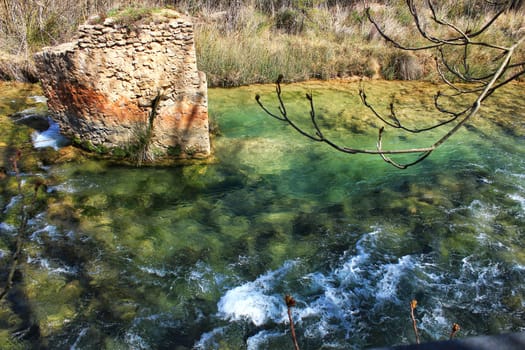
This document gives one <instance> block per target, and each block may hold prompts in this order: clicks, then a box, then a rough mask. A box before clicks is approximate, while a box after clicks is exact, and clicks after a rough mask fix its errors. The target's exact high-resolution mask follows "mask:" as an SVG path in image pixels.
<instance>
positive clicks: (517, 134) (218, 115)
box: [2, 82, 525, 350]
mask: <svg viewBox="0 0 525 350" xmlns="http://www.w3.org/2000/svg"><path fill="white" fill-rule="evenodd" d="M377 84H378V85H377V86H378V87H377V89H378V90H377V91H376V90H374V87H370V89H371V92H370V96H371V97H373V98H375V102H376V103H379V104H380V103H382V102H385V101H386V102H388V101H389V99H390V97H389V96H387V97H385V98H384V99H382V97H381V96H382V94H381V91H382V90H381V89H383V88H389V89H394V90H397V91H401V96H400V97H398V98H399V99H401V100H403V99H406V100H407V101H409V102H410V103H412V102H413V100H419V99H420V100H423V97H421V98H420V97H419V96H420V95H421V93H422V92H426V91H428V90H431V89H432V88H433V87H432V86H431V85H428V84H414V83H403V84H401V83H386V82H378V83H377ZM272 89H273V87H271V86H252V87H245V88H237V89H229V90H225V89H211V90H210V91H209V104H210V114H211V117H212V118H213V120H214V125H215V129H216V131H217V136H216V137H215V138H214V140H213V142H214V145H213V146H214V153H215V158H216V159H215V161H214V162H212V163H211V164H206V165H203V164H200V165H192V166H184V167H174V168H130V167H118V166H109V165H107V164H105V163H103V162H84V163H82V164H71V163H68V164H63V165H54V166H51V167H50V168H46V169H45V170H42V172H41V176H44V177H46V178H49V179H50V181H51V183H52V185H51V186H50V187H49V189H48V195H49V197H50V204H49V207H48V208H47V210H46V211H44V212H42V213H41V214H40V215H38V216H37V217H35V218H34V220H32V222H31V225H32V234H31V240H30V243H28V246H27V259H26V261H24V268H23V270H24V272H23V274H22V276H23V277H22V287H20V288H21V290H22V291H23V293H24V294H25V296H26V297H25V299H24V300H26V301H25V302H26V303H27V304H28V305H29V306H30V307H29V308H28V309H29V311H27V312H28V313H29V314H30V318H31V319H32V320H33V322H34V323H35V324H37V325H38V327H39V329H40V336H38V337H36V336H33V337H29V339H26V340H25V341H27V342H29V343H31V344H33V345H34V344H40V345H46V346H49V347H51V348H57V349H59V348H74V349H100V348H107V349H192V348H195V349H291V348H292V342H291V337H290V334H289V328H288V319H287V314H286V307H285V304H284V300H283V298H284V295H285V294H291V295H293V296H294V298H295V299H296V300H297V307H295V308H294V309H293V316H294V320H295V322H296V330H297V335H298V338H299V344H300V347H301V349H303V350H304V349H321V348H322V349H352V348H355V349H361V348H367V347H374V346H387V345H396V344H406V343H412V342H414V335H413V331H412V324H411V321H410V307H409V305H410V301H411V300H412V299H414V298H416V299H417V300H418V305H419V306H418V308H417V309H416V316H417V319H418V325H419V327H420V331H421V338H422V340H423V341H426V340H436V339H445V338H447V337H448V334H449V332H450V328H451V326H452V323H454V322H457V323H459V324H460V325H461V327H462V330H461V332H460V333H459V336H468V335H477V334H498V333H503V332H509V331H520V330H525V321H524V317H523V316H524V315H523V312H524V306H525V305H524V303H525V299H524V297H525V287H524V285H523V283H522V281H523V280H524V277H525V251H524V245H525V231H524V230H525V171H524V170H525V161H524V160H523V157H522V155H523V154H524V151H525V145H524V142H523V141H524V137H523V135H524V134H525V133H524V131H525V127H524V125H523V122H522V121H520V118H522V116H523V115H525V106H524V104H523V102H522V101H523V99H522V96H523V91H524V89H525V87H524V86H520V85H516V86H513V87H512V89H510V90H509V91H507V92H506V94H504V95H503V94H502V96H499V97H498V96H495V97H496V98H499V99H501V100H497V103H494V105H493V106H490V107H489V108H488V109H486V110H485V111H484V112H483V114H482V115H481V116H480V119H479V120H477V121H474V122H473V123H472V124H471V125H470V126H469V127H468V128H465V129H463V130H462V131H461V132H460V133H459V134H458V135H456V136H455V137H454V138H453V139H451V141H450V142H448V143H447V144H445V145H444V146H443V147H441V148H440V149H438V151H436V152H435V153H434V154H433V155H432V156H431V157H430V158H429V159H427V160H426V161H425V162H423V163H421V164H420V165H418V166H416V167H413V168H410V169H408V170H405V171H400V170H397V169H395V168H393V167H391V166H389V165H387V164H385V163H384V162H382V161H381V160H380V159H379V158H376V157H368V156H350V155H344V154H339V153H336V152H334V151H332V150H330V149H329V148H328V147H327V146H323V145H316V144H313V143H312V142H310V141H307V140H306V139H304V138H302V137H300V136H298V135H296V134H295V133H293V132H292V131H291V129H290V128H289V127H286V126H284V125H282V124H279V122H277V121H275V120H272V119H270V118H268V117H266V116H265V115H264V113H262V111H260V109H259V108H258V107H257V105H256V104H255V101H254V96H255V93H260V94H261V95H262V96H263V97H264V99H265V101H268V103H269V106H271V107H274V106H275V105H276V103H275V102H270V101H271V92H272ZM356 89H357V88H356V85H353V84H344V83H331V84H327V83H308V84H298V85H291V86H287V87H286V90H285V92H286V98H287V99H288V100H289V101H290V103H291V105H290V107H289V110H290V111H291V112H297V113H300V114H302V115H306V113H305V111H306V105H305V104H304V101H303V100H302V96H303V94H304V92H308V91H314V92H315V98H316V100H315V101H316V104H317V105H318V106H319V109H318V110H319V113H320V117H323V118H324V120H325V122H326V123H327V124H329V125H330V126H331V127H333V135H334V137H337V138H340V139H341V140H344V141H345V142H348V143H350V142H352V143H353V144H358V145H367V147H370V145H373V144H374V142H375V140H373V138H372V139H371V138H370V137H369V135H368V134H367V131H365V132H364V133H361V134H357V135H353V136H351V137H349V136H348V135H347V133H346V130H347V129H348V128H352V127H353V128H354V130H357V129H358V130H360V128H361V127H362V125H361V124H356V123H358V122H357V121H355V120H360V118H361V116H362V115H363V113H364V110H363V109H362V108H361V107H360V105H359V101H358V98H357V96H356ZM421 96H422V95H421ZM520 96H521V97H520ZM512 99H513V100H514V101H516V102H515V103H513V104H512V106H513V108H507V109H504V108H503V107H502V106H508V101H509V100H512ZM423 101H425V100H423ZM272 103H273V104H272ZM425 110H426V109H425V108H422V109H421V113H422V114H424V113H425ZM418 113H419V112H418ZM335 116H337V117H335ZM496 117H497V118H496ZM352 118H353V119H352ZM481 118H483V119H481ZM366 120H367V122H368V119H366ZM370 123H373V122H372V121H370ZM356 128H357V129H356ZM370 132H371V133H375V132H376V131H375V130H371V131H370ZM389 135H390V134H389ZM435 136H436V135H435V134H433V135H432V137H435ZM387 140H388V142H389V144H393V145H401V144H403V142H405V140H406V137H404V136H402V135H393V134H392V136H389V138H388V139H387ZM408 140H409V141H411V140H412V139H411V138H410V137H409V138H408ZM415 142H416V143H417V142H419V141H415ZM367 143H368V144H367ZM2 227H3V231H4V232H9V230H11V231H13V230H14V228H13V227H10V226H9V225H7V224H4V225H3V226H2ZM3 329H7V330H10V331H13V329H10V328H9V327H7V326H4V328H3ZM23 341H24V340H23Z"/></svg>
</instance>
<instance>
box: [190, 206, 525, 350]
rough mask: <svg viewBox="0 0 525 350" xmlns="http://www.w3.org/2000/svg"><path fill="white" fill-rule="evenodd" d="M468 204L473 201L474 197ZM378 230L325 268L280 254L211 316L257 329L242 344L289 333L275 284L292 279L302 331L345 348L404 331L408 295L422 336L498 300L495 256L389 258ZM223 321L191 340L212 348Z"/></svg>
mask: <svg viewBox="0 0 525 350" xmlns="http://www.w3.org/2000/svg"><path fill="white" fill-rule="evenodd" d="M473 207H475V208H476V209H481V208H480V207H479V206H478V204H477V203H474V205H473ZM483 209H485V208H483ZM383 234H386V233H383V232H381V230H376V231H374V232H371V233H368V234H365V235H363V236H362V237H361V239H360V240H359V241H358V242H357V243H356V245H355V248H353V249H350V250H348V251H347V252H345V254H344V255H343V256H342V257H341V259H340V261H339V263H338V264H335V265H334V266H333V267H332V268H331V269H330V270H328V271H324V272H320V271H316V272H311V273H303V274H302V275H300V276H297V271H298V270H301V271H302V270H303V267H304V266H302V265H303V264H304V263H303V262H301V261H299V260H294V261H287V262H285V263H284V264H283V265H282V266H281V267H280V268H278V269H276V270H273V271H269V272H267V273H265V274H263V275H261V276H259V277H258V278H257V279H256V280H254V281H250V282H246V283H243V284H241V285H238V286H235V287H233V288H231V289H230V290H228V291H226V292H225V293H224V295H223V296H222V298H221V299H220V301H219V303H218V310H219V312H218V316H219V317H220V318H221V319H223V320H225V321H228V322H232V321H233V322H237V323H239V322H240V323H243V322H249V323H251V324H252V325H254V326H255V327H256V328H258V331H256V332H252V335H251V336H249V337H247V344H249V347H248V348H249V349H258V348H266V347H267V345H268V344H270V343H272V342H273V340H271V339H274V338H279V337H286V338H289V334H288V326H287V324H288V318H287V315H286V308H285V305H284V302H283V296H284V294H285V293H286V291H285V290H283V287H282V286H286V285H295V283H298V284H299V285H301V290H298V291H295V290H294V291H293V292H294V293H296V294H294V297H295V298H296V300H297V306H296V307H294V308H293V315H294V322H295V323H296V326H297V328H298V329H300V330H301V336H302V337H303V339H305V338H306V339H310V340H309V341H310V342H315V341H318V342H320V344H323V346H324V345H325V344H331V345H330V346H331V347H332V348H334V349H348V348H352V347H354V348H362V347H366V346H369V344H370V342H373V339H372V338H371V337H372V330H373V331H374V332H382V331H384V332H388V331H389V330H391V329H394V328H397V329H399V328H400V327H401V329H403V330H404V332H406V333H402V334H393V335H392V339H393V341H394V342H395V341H397V342H399V341H400V340H403V339H404V340H405V341H406V339H409V338H411V337H412V334H411V329H410V325H409V323H407V318H408V312H409V307H408V305H409V304H410V300H412V299H413V298H416V297H417V298H418V299H419V298H422V300H421V301H420V305H421V306H419V307H418V314H419V317H420V327H421V330H423V331H424V333H425V334H426V336H427V337H428V339H429V340H430V339H439V337H441V335H442V334H444V333H446V332H447V331H448V328H449V326H450V325H451V324H452V323H453V322H456V321H457V319H456V317H457V316H458V315H462V314H463V313H473V314H477V315H484V314H490V313H491V312H493V308H494V307H495V306H496V307H502V306H501V302H499V301H498V300H501V299H503V289H504V288H503V287H504V286H503V283H504V281H505V278H506V277H505V276H506V272H505V271H506V269H505V268H504V267H503V266H502V265H501V264H499V263H493V262H490V261H486V260H484V259H483V258H482V257H480V256H477V255H475V254H472V255H470V256H467V257H464V258H462V259H460V261H459V264H458V265H457V266H455V267H450V268H448V269H444V268H443V267H440V266H438V264H436V263H435V262H434V258H433V257H432V256H431V255H426V254H417V255H404V256H401V257H398V258H393V257H390V256H387V255H385V254H384V253H381V249H380V248H379V247H378V245H379V244H381V241H382V235H383ZM299 267H301V268H299ZM523 272H525V271H516V273H523ZM451 310H452V311H451ZM454 310H455V311H454ZM276 324H277V326H276ZM405 326H406V327H405ZM228 327H229V326H228V324H226V325H222V326H221V327H218V328H216V329H215V330H213V331H211V332H208V333H206V334H203V336H202V337H201V340H200V342H199V343H198V344H201V345H202V346H201V347H197V348H199V349H201V348H202V349H204V348H207V349H215V348H216V347H215V346H214V345H213V344H219V343H220V339H221V338H222V337H225V335H224V333H225V331H224V329H225V328H228ZM369 337H370V338H369ZM269 338H271V339H269ZM204 344H205V345H206V346H204ZM348 344H352V345H351V346H350V345H348Z"/></svg>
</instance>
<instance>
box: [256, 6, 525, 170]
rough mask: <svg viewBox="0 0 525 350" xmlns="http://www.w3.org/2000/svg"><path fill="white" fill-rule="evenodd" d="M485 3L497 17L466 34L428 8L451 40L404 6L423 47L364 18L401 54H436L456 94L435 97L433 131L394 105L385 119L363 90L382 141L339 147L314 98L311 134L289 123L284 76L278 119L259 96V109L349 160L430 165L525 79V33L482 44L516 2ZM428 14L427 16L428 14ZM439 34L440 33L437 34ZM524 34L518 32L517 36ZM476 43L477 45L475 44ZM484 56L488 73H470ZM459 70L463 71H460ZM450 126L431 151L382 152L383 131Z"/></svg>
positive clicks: (413, 8) (438, 65)
mask: <svg viewBox="0 0 525 350" xmlns="http://www.w3.org/2000/svg"><path fill="white" fill-rule="evenodd" d="M487 3H488V4H490V5H491V6H494V7H495V13H494V14H493V15H492V16H491V17H490V18H489V19H488V21H487V22H486V23H485V24H483V25H482V26H481V28H480V29H478V30H476V31H471V30H470V29H462V28H460V27H459V26H458V25H456V24H453V23H450V22H449V21H447V20H446V19H443V18H440V17H439V16H438V10H437V8H436V5H435V4H434V3H433V1H432V0H427V1H426V5H427V7H428V11H429V12H430V15H429V19H430V20H431V23H433V25H434V27H435V28H440V27H441V28H442V29H443V28H444V29H447V30H442V32H445V33H449V32H452V33H453V34H452V35H448V36H447V35H445V36H443V37H440V36H439V35H434V34H431V33H430V32H429V30H428V29H427V25H426V24H424V23H423V21H422V18H421V17H420V13H419V11H418V9H417V6H416V2H415V0H406V4H407V7H408V10H409V12H410V15H411V16H412V19H413V22H414V24H415V26H416V28H417V29H418V32H419V34H420V35H421V37H422V38H423V39H424V41H426V42H427V44H423V45H422V46H410V45H405V44H403V43H401V42H400V41H398V40H396V39H394V38H392V37H391V36H390V35H388V33H386V32H385V31H384V30H383V29H382V28H381V26H380V25H379V23H378V22H377V21H376V20H375V19H374V18H373V16H372V14H371V12H370V9H369V8H366V10H365V11H366V16H367V17H368V19H369V21H370V22H371V23H372V24H373V26H374V27H375V28H376V29H377V31H378V32H379V34H380V35H381V37H382V38H383V39H384V40H386V41H387V43H389V44H391V45H392V46H394V47H395V48H397V49H401V50H405V51H420V50H433V51H435V61H436V70H437V72H438V75H439V76H440V77H441V79H442V81H443V82H444V83H445V84H446V85H447V86H448V87H450V88H451V89H452V90H453V93H452V94H446V93H442V92H438V93H437V94H436V95H435V96H434V107H435V109H436V111H437V112H438V113H439V114H440V115H442V116H443V117H444V118H440V120H439V121H438V122H436V123H434V124H432V125H427V126H421V127H408V126H405V125H404V124H403V123H402V122H401V120H402V119H403V118H401V117H400V116H398V115H397V112H396V108H395V105H394V103H391V104H390V106H389V114H388V115H386V116H384V115H382V114H381V113H379V111H378V110H377V109H376V108H375V107H374V106H373V105H372V104H371V103H370V102H369V101H368V99H367V96H366V93H365V90H364V88H363V86H361V87H360V89H359V96H360V98H361V101H362V103H363V104H364V106H366V107H367V108H368V109H369V110H370V111H371V113H372V114H373V115H374V116H375V117H376V118H377V119H378V120H380V121H381V122H382V123H383V124H384V126H382V127H380V129H379V132H378V138H377V143H376V146H377V148H376V149H375V150H374V149H363V148H356V147H350V146H346V145H340V144H339V143H337V142H335V141H333V140H331V139H330V138H329V137H327V136H325V134H324V132H323V130H321V127H320V125H319V123H318V122H317V118H316V112H315V108H314V100H313V95H312V94H306V99H307V100H308V102H309V105H310V111H309V115H310V123H311V126H312V127H313V132H311V131H310V132H309V131H306V130H305V129H303V128H301V127H300V126H299V125H298V124H297V123H296V122H295V121H294V119H292V118H290V117H289V115H288V112H287V109H286V105H285V103H284V100H283V97H282V89H281V83H282V81H283V76H282V75H280V76H279V78H278V79H277V81H276V96H277V100H278V102H279V105H278V111H279V113H278V114H277V113H274V112H271V111H270V110H269V109H268V108H267V107H266V106H265V105H264V104H263V103H262V101H261V97H260V96H259V95H257V96H256V100H257V103H258V104H259V106H260V107H261V108H262V109H263V111H264V112H266V113H267V114H268V115H270V116H271V117H273V118H275V119H277V120H280V121H283V122H286V123H288V124H289V125H290V126H292V128H293V129H295V130H296V131H297V132H298V133H300V134H301V135H303V136H305V137H307V138H308V139H310V140H312V141H316V142H322V143H326V144H328V145H329V146H331V147H332V148H334V149H336V150H337V151H340V152H344V153H349V154H374V155H379V156H380V157H381V158H382V159H383V160H384V161H385V162H387V163H389V164H391V165H393V166H395V167H397V168H400V169H406V168H408V167H410V166H412V165H415V164H418V163H419V162H421V161H423V160H424V159H426V158H427V157H428V156H429V155H430V154H431V153H432V152H433V151H434V150H435V149H436V148H438V147H439V146H441V145H442V144H443V143H445V142H446V141H447V140H448V139H449V138H450V137H452V136H453V135H454V134H455V133H456V132H457V131H458V130H459V129H460V128H461V127H462V126H463V125H465V123H466V122H467V121H469V120H470V119H471V118H472V117H473V116H474V115H476V114H477V113H478V111H479V109H480V107H481V105H482V103H483V102H484V101H485V99H486V98H487V97H489V96H490V95H492V93H494V91H496V90H497V89H499V88H501V87H502V86H504V85H506V84H508V83H509V82H511V81H513V80H516V79H518V78H519V77H521V76H523V75H524V74H525V62H515V61H513V58H514V55H515V52H516V51H517V50H518V49H519V48H521V47H522V46H523V43H524V42H525V33H523V32H521V34H520V35H521V36H520V37H519V38H518V39H517V40H515V41H514V42H513V43H510V44H508V45H507V46H505V45H504V44H502V43H500V42H498V43H497V44H495V43H492V42H489V41H488V40H487V39H483V38H484V34H485V33H486V32H488V31H489V29H490V27H491V26H492V25H494V23H495V22H496V20H497V19H498V18H500V17H501V15H502V14H504V13H505V12H506V11H508V10H509V8H510V7H511V6H512V0H507V1H489V0H487ZM428 11H427V12H428ZM435 31H436V32H437V33H439V31H438V30H435ZM518 33H520V32H518ZM474 38H475V39H476V40H474ZM476 50H477V51H479V50H482V52H483V53H485V54H486V56H488V57H489V59H488V61H487V62H486V63H487V64H486V65H484V66H483V68H484V69H486V72H485V73H476V72H474V71H472V69H471V64H470V63H471V60H472V59H473V57H472V56H473V52H476ZM457 64H459V65H457ZM468 95H471V96H472V97H471V100H472V101H473V102H472V103H471V104H470V105H468V106H466V107H465V106H464V107H461V106H460V104H458V105H457V106H456V108H457V109H458V110H452V109H451V108H450V107H445V104H443V103H442V102H441V99H443V98H448V99H454V98H456V99H459V98H461V99H464V97H465V96H468ZM447 126H449V129H448V130H445V131H444V132H443V134H442V136H440V137H439V138H438V139H437V140H435V141H434V142H433V143H432V144H431V145H429V146H427V147H419V148H405V149H384V148H383V134H384V132H385V130H386V129H385V127H389V128H392V129H398V130H402V131H404V132H407V133H412V134H418V133H423V132H427V131H430V130H435V129H439V130H442V129H443V128H445V127H447ZM399 154H415V159H414V160H412V161H409V162H406V163H399V162H397V161H395V160H394V159H392V158H391V156H392V155H399Z"/></svg>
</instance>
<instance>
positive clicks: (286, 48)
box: [0, 0, 525, 86]
mask: <svg viewBox="0 0 525 350" xmlns="http://www.w3.org/2000/svg"><path fill="white" fill-rule="evenodd" d="M120 5H122V2H121V1H115V0H107V1H86V2H78V1H76V2H73V1H70V0H60V1H50V0H45V1H36V0H29V1H21V0H15V1H10V2H3V3H2V4H0V47H1V48H2V49H0V78H3V79H15V80H22V81H35V80H36V78H35V73H34V67H33V63H32V58H31V57H32V55H33V53H34V52H36V51H38V50H40V49H41V48H42V47H43V46H46V45H55V44H59V43H62V42H65V41H69V40H71V39H72V38H73V37H74V35H75V33H76V28H77V26H78V25H79V24H81V23H83V22H85V21H87V20H88V19H89V18H91V21H92V22H93V21H95V22H96V21H97V20H98V21H100V20H101V19H103V18H106V17H108V16H111V17H115V18H116V20H117V21H119V22H122V23H125V24H127V25H128V24H130V23H132V22H135V21H138V22H140V21H145V20H147V19H148V18H149V17H150V15H151V13H152V12H153V11H156V10H158V9H159V8H161V7H173V8H175V9H176V10H178V11H180V12H183V13H187V14H189V15H191V16H193V21H194V23H195V35H196V49H197V62H198V65H199V69H201V70H202V71H204V72H206V74H207V75H208V81H209V84H210V86H238V85H246V84H253V83H265V82H271V81H273V80H274V79H275V77H276V76H277V75H278V74H283V75H284V76H285V77H286V78H287V79H288V80H290V81H302V80H308V79H312V78H314V79H333V78H348V77H354V76H367V77H383V78H386V79H404V80H413V79H434V78H435V72H434V66H433V61H432V58H431V57H430V55H429V54H428V53H419V52H418V53H415V54H412V53H411V54H407V53H406V52H399V51H398V50H395V49H392V47H391V46H389V45H386V44H385V42H384V41H383V40H382V39H381V38H380V36H379V35H378V33H377V31H376V30H375V29H374V28H373V26H372V25H371V24H370V23H369V22H368V21H367V19H366V16H365V14H364V4H363V2H362V1H359V0H355V1H341V0H270V1H263V0H245V1H242V2H238V1H235V2H232V1H227V0H207V1H196V0H180V1H167V0H164V1H161V0H158V1H154V0H148V1H126V2H125V4H124V5H125V6H124V7H118V6H120ZM369 5H370V7H371V8H372V10H373V13H374V16H375V18H377V20H378V22H379V23H382V25H383V26H384V30H385V31H386V32H387V33H392V34H395V35H396V37H398V38H402V40H403V41H404V42H409V43H411V44H415V43H417V42H418V40H420V39H419V38H418V37H417V36H416V34H417V33H416V32H417V31H416V30H415V28H414V25H413V23H412V18H411V15H410V13H409V12H408V10H407V8H406V4H405V1H403V0H377V1H375V2H370V3H369ZM438 9H439V15H440V16H443V17H444V18H448V19H449V20H450V21H451V22H454V23H458V24H459V26H460V27H461V28H465V30H468V29H470V30H475V29H478V28H480V27H481V26H482V25H483V24H484V23H485V22H486V20H487V18H488V17H489V16H490V14H491V12H492V11H493V8H492V7H491V6H490V5H488V4H487V3H486V2H484V1H482V0H462V1H442V2H440V3H439V5H438ZM524 13H525V6H524V5H523V4H522V2H516V5H515V6H514V9H513V10H512V11H509V12H508V13H506V14H505V15H504V16H503V18H501V19H500V20H498V21H497V22H496V23H495V25H494V28H493V29H492V30H491V31H490V32H488V33H487V35H489V36H491V37H490V38H497V39H498V40H500V39H501V40H503V41H506V39H508V38H512V37H513V36H515V35H516V34H517V33H518V31H519V30H520V28H523V26H524V25H525V15H524ZM437 34H442V33H436V35H437ZM487 39H489V38H487ZM521 55H525V53H521ZM479 57H480V62H482V61H483V57H482V53H480V54H479ZM472 68H473V69H477V70H482V69H483V65H480V67H472Z"/></svg>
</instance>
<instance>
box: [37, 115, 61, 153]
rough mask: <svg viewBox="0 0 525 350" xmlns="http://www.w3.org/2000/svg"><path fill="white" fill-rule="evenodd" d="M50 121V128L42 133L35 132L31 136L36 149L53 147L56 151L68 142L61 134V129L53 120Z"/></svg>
mask: <svg viewBox="0 0 525 350" xmlns="http://www.w3.org/2000/svg"><path fill="white" fill-rule="evenodd" d="M48 120H49V128H48V129H47V130H44V131H42V132H39V131H35V132H33V134H31V139H32V140H33V146H34V147H35V148H46V147H51V148H53V149H54V150H55V151H57V150H58V149H60V147H62V146H63V145H64V144H65V143H66V142H67V140H66V138H65V137H64V136H62V135H61V134H60V127H59V125H58V124H57V123H55V122H54V121H53V120H51V118H49V119H48Z"/></svg>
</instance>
